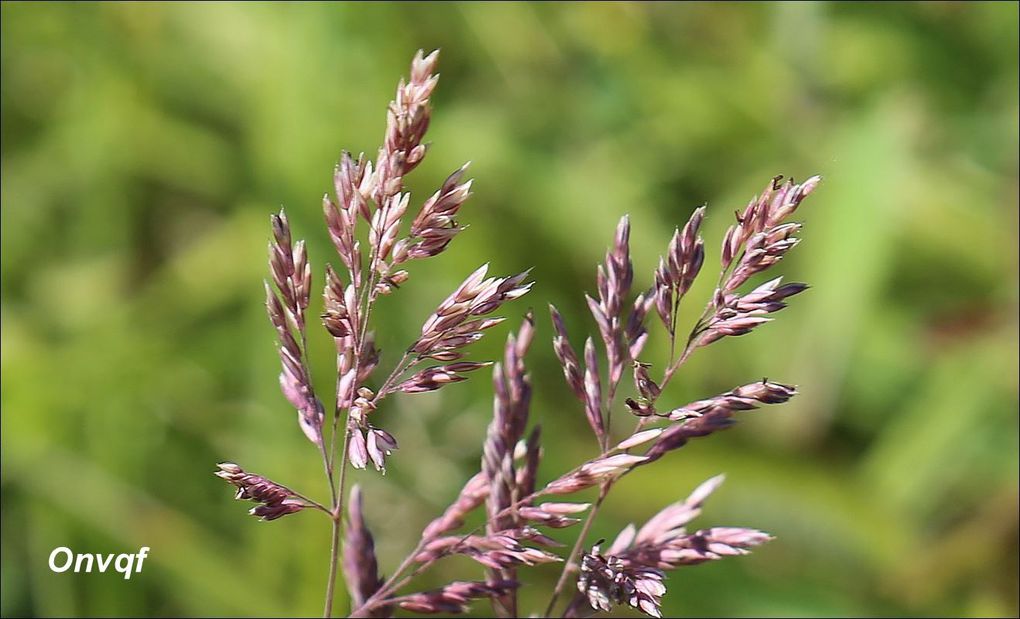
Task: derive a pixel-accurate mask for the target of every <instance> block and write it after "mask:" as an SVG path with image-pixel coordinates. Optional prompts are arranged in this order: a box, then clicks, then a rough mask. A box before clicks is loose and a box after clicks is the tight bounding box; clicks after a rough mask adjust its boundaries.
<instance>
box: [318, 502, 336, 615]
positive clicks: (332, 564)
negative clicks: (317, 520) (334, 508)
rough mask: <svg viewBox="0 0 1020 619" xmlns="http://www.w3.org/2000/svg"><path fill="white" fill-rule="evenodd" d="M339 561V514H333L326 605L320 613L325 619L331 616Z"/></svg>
mask: <svg viewBox="0 0 1020 619" xmlns="http://www.w3.org/2000/svg"><path fill="white" fill-rule="evenodd" d="M339 559H340V514H339V513H337V512H334V513H333V536H332V541H331V542H330V547H329V580H327V581H326V605H325V608H324V609H323V611H322V616H323V617H324V618H325V619H329V617H332V616H333V594H334V593H335V592H336V573H337V564H338V563H339Z"/></svg>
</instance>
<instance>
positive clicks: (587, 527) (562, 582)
mask: <svg viewBox="0 0 1020 619" xmlns="http://www.w3.org/2000/svg"><path fill="white" fill-rule="evenodd" d="M612 487H613V482H612V481H607V482H605V483H603V484H602V487H601V489H600V490H599V498H598V500H597V501H595V505H592V508H591V509H590V510H589V511H588V517H587V518H586V519H585V521H584V524H583V525H581V532H580V533H578V534H577V541H575V542H574V547H573V548H572V549H571V550H570V554H569V555H568V556H567V560H566V561H565V562H564V564H563V571H562V572H560V577H559V580H557V581H556V588H554V589H553V594H552V597H551V598H550V599H549V604H548V605H546V607H545V613H543V616H544V617H551V616H552V611H553V607H554V606H556V600H558V599H559V597H560V594H561V593H563V587H564V586H566V584H567V578H569V577H570V574H571V573H573V571H574V569H576V568H575V563H574V562H575V560H576V559H577V555H578V554H579V553H580V552H581V548H582V547H583V546H584V541H585V539H586V538H587V537H588V533H589V532H590V531H591V527H592V524H594V522H595V516H596V515H597V514H598V512H599V508H600V507H601V506H602V502H603V501H605V500H606V496H607V495H608V494H609V490H610V488H612Z"/></svg>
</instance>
